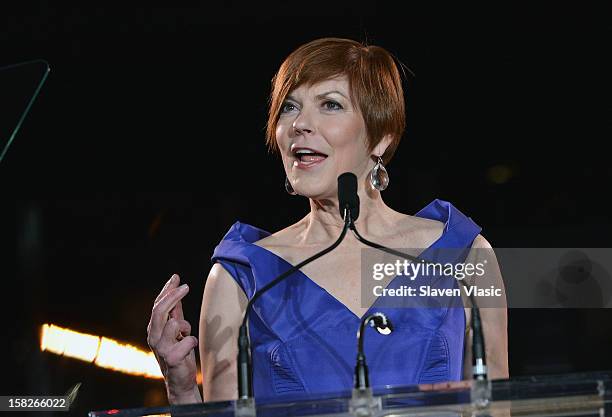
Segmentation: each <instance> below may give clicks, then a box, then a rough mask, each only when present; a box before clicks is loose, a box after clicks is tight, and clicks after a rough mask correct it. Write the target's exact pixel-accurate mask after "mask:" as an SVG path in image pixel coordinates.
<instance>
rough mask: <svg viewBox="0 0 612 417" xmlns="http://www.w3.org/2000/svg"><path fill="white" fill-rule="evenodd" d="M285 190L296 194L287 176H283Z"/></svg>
mask: <svg viewBox="0 0 612 417" xmlns="http://www.w3.org/2000/svg"><path fill="white" fill-rule="evenodd" d="M285 190H287V192H288V193H289V194H291V195H296V194H297V193H296V192H295V190H294V189H293V187H292V186H291V182H290V181H289V178H287V177H285Z"/></svg>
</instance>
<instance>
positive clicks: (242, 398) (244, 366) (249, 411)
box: [234, 174, 359, 417]
mask: <svg viewBox="0 0 612 417" xmlns="http://www.w3.org/2000/svg"><path fill="white" fill-rule="evenodd" d="M349 182H350V181H349ZM346 188H347V177H346V174H342V175H340V176H339V177H338V201H339V203H340V204H339V205H340V207H341V216H342V218H343V219H344V226H343V228H342V231H341V232H340V236H339V237H338V239H336V241H335V242H334V243H333V244H332V245H331V246H329V247H328V248H325V249H323V250H322V251H321V252H319V253H316V254H314V255H313V256H311V257H310V258H308V259H306V260H304V261H302V262H300V263H299V264H297V265H295V266H293V267H291V268H289V269H288V270H286V271H285V272H283V273H282V274H280V275H279V276H278V277H276V278H274V279H273V280H272V281H270V282H269V283H268V284H266V285H264V286H263V287H262V288H261V289H259V290H258V291H256V292H255V294H253V297H251V299H250V300H249V302H248V303H247V306H246V309H245V312H244V316H243V317H242V324H241V325H240V328H239V330H238V356H237V361H236V366H237V377H238V400H237V401H236V405H235V413H234V415H235V416H237V417H254V416H255V415H256V409H255V398H254V396H253V362H252V356H251V346H250V345H251V343H250V339H249V334H248V326H247V323H248V315H249V312H250V309H251V307H252V305H253V303H254V302H255V301H257V299H258V298H259V297H261V295H262V294H263V293H265V292H266V291H268V290H269V289H270V288H272V287H274V286H275V285H276V284H278V283H279V282H281V281H282V280H284V279H286V278H287V277H289V276H290V275H291V274H293V273H295V272H297V271H298V270H299V269H300V268H302V267H303V266H305V265H307V264H309V263H310V262H312V261H314V260H316V259H318V258H320V257H321V256H323V255H325V254H327V253H329V252H331V251H332V250H334V249H335V248H336V247H337V246H338V245H339V244H340V243H341V242H342V240H343V239H344V237H345V236H346V232H347V230H348V228H349V222H350V221H351V210H352V212H353V213H355V210H357V215H358V210H359V205H358V203H357V209H355V202H354V201H347V200H346V197H347V196H352V195H353V193H352V191H349V192H347V190H346ZM355 196H356V190H355ZM354 218H355V219H356V218H357V217H356V216H355V217H354Z"/></svg>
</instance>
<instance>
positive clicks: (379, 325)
mask: <svg viewBox="0 0 612 417" xmlns="http://www.w3.org/2000/svg"><path fill="white" fill-rule="evenodd" d="M368 324H369V325H370V326H371V327H374V328H375V329H376V330H377V331H378V333H380V334H382V335H384V336H386V335H388V334H390V333H391V332H392V331H393V325H392V324H391V321H390V320H389V319H388V318H387V316H385V315H384V314H383V313H374V314H371V315H369V316H367V317H365V318H363V319H362V320H361V325H360V326H359V330H358V331H357V365H355V386H354V388H355V389H359V390H363V389H366V388H369V387H370V379H369V376H368V366H367V365H366V358H365V352H364V350H363V339H364V336H363V335H364V334H365V332H364V330H365V326H366V325H368Z"/></svg>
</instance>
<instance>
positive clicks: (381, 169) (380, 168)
mask: <svg viewBox="0 0 612 417" xmlns="http://www.w3.org/2000/svg"><path fill="white" fill-rule="evenodd" d="M370 185H371V186H372V188H374V189H375V190H378V191H383V190H384V189H385V188H387V186H388V185H389V174H388V173H387V170H386V169H385V166H384V165H383V160H382V158H381V157H380V156H379V157H378V161H377V162H376V165H374V168H372V171H370Z"/></svg>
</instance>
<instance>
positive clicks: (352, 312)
mask: <svg viewBox="0 0 612 417" xmlns="http://www.w3.org/2000/svg"><path fill="white" fill-rule="evenodd" d="M448 221H449V219H448V218H447V219H446V221H445V222H444V227H443V228H442V234H441V235H440V236H439V237H438V238H437V239H436V240H435V241H434V242H433V243H432V244H431V245H429V247H427V248H426V249H424V250H423V251H422V252H421V253H419V255H418V257H421V256H423V254H425V253H426V252H428V251H430V250H431V249H432V248H433V247H435V246H437V245H438V244H439V242H440V241H442V239H444V238H445V237H446V235H447V233H448V229H449V225H448ZM266 233H267V232H266ZM247 243H248V244H249V245H250V246H254V247H256V248H259V249H260V250H261V251H262V252H263V253H266V254H267V255H268V256H272V257H274V258H276V259H278V260H279V261H280V262H282V263H284V264H285V265H286V266H287V267H288V268H292V267H293V266H294V265H293V264H291V263H290V262H289V261H287V260H286V259H285V258H283V257H282V256H280V255H278V254H276V253H274V252H272V251H271V250H270V249H267V248H264V247H263V246H259V245H256V244H255V243H252V242H248V241H247ZM315 262H316V261H315ZM296 272H297V273H299V274H300V275H301V276H302V277H304V278H305V279H306V281H307V282H309V283H311V284H312V285H314V286H315V287H316V288H317V289H318V290H320V291H322V292H323V293H324V294H326V295H328V296H329V298H331V299H332V301H333V302H335V303H336V304H338V305H340V307H341V308H342V309H343V310H344V311H347V312H348V313H349V314H350V315H351V316H353V317H354V318H355V319H357V320H359V321H361V320H363V318H364V317H366V316H367V315H368V314H370V312H371V311H372V310H373V309H374V308H375V307H376V305H377V303H378V300H379V299H380V296H379V297H376V299H375V300H374V301H373V302H372V304H371V305H370V307H368V309H367V310H366V311H365V312H364V313H363V315H362V316H361V317H360V316H358V315H357V314H356V313H355V312H354V311H353V310H351V309H350V308H348V307H347V306H346V304H344V303H343V302H342V301H340V300H339V299H338V298H337V297H336V296H334V295H333V294H331V293H330V292H329V291H327V290H326V289H325V288H323V287H322V286H321V285H319V284H317V282H316V281H314V280H313V279H312V278H310V277H309V276H308V275H306V274H305V273H304V272H302V270H301V269H298V270H297V271H296ZM398 277H399V275H396V276H395V277H393V278H392V279H391V280H390V281H389V282H388V283H387V286H386V287H385V288H389V286H390V285H391V284H392V283H393V282H394V281H395V280H396V279H397V278H398Z"/></svg>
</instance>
